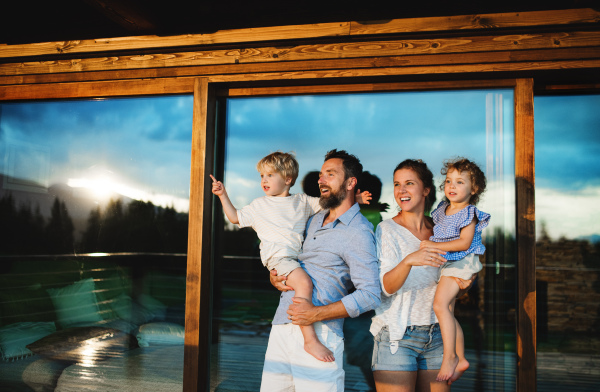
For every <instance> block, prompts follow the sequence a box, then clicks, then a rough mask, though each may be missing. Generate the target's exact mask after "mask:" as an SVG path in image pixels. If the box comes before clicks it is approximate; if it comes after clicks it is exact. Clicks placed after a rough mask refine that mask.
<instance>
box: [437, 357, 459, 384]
mask: <svg viewBox="0 0 600 392" xmlns="http://www.w3.org/2000/svg"><path fill="white" fill-rule="evenodd" d="M457 365H458V357H456V356H455V357H454V358H450V359H444V360H442V367H441V368H440V371H439V373H438V375H437V377H436V378H435V379H436V380H437V381H446V380H449V379H450V377H452V375H453V374H454V369H456V366H457Z"/></svg>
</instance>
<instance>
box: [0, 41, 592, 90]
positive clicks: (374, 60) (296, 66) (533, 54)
mask: <svg viewBox="0 0 600 392" xmlns="http://www.w3.org/2000/svg"><path fill="white" fill-rule="evenodd" d="M581 59H600V50H598V48H597V47H584V48H565V49H559V50H557V49H534V50H520V51H496V52H487V53H464V54H461V55H459V56H457V55H455V54H438V55H415V56H386V57H368V58H349V59H325V60H305V61H295V62H283V63H282V62H279V63H276V62H274V63H247V64H224V65H204V66H203V65H200V66H187V67H163V68H147V69H139V70H107V71H88V72H70V73H48V74H44V73H42V74H32V75H14V76H0V85H18V84H37V83H68V82H92V81H109V80H127V79H140V78H146V79H151V78H174V77H188V76H211V75H233V74H243V73H249V74H254V73H269V72H276V71H281V70H286V71H300V70H302V71H307V72H312V71H323V70H333V69H338V70H340V69H361V68H389V67H416V66H434V65H459V64H489V63H508V62H514V63H518V62H533V61H537V62H549V61H561V60H562V61H566V60H581Z"/></svg>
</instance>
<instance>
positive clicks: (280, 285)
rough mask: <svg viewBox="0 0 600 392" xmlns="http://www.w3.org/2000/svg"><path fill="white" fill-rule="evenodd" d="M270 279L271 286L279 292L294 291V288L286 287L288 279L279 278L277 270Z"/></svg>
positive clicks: (273, 271)
mask: <svg viewBox="0 0 600 392" xmlns="http://www.w3.org/2000/svg"><path fill="white" fill-rule="evenodd" d="M269 279H270V280H271V284H272V285H273V287H275V288H276V289H277V290H279V291H284V292H285V291H290V290H294V289H293V288H292V287H290V286H288V285H286V283H287V278H286V277H285V276H277V270H271V272H270V275H269Z"/></svg>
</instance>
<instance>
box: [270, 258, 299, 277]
mask: <svg viewBox="0 0 600 392" xmlns="http://www.w3.org/2000/svg"><path fill="white" fill-rule="evenodd" d="M266 267H267V268H268V269H269V271H271V270H277V276H288V275H289V274H290V272H292V271H293V270H295V269H296V268H301V267H300V263H299V262H298V260H296V259H292V258H291V257H277V258H272V259H270V260H269V261H267V263H266Z"/></svg>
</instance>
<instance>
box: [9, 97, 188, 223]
mask: <svg viewBox="0 0 600 392" xmlns="http://www.w3.org/2000/svg"><path fill="white" fill-rule="evenodd" d="M191 135H192V96H169V97H152V98H131V99H106V100H103V99H100V100H78V101H53V102H33V103H15V104H2V105H0V151H2V154H3V159H2V161H0V165H1V166H0V167H2V173H3V174H8V175H12V176H18V177H24V176H28V177H30V178H32V179H35V180H36V181H38V182H41V183H42V184H43V185H45V186H52V185H55V184H70V185H71V186H73V187H78V188H81V187H87V188H91V189H92V190H93V191H94V192H95V193H96V196H98V197H99V198H102V197H104V196H107V192H106V190H107V189H112V190H113V191H115V192H118V193H121V194H125V196H128V197H131V198H134V199H140V200H144V201H153V202H154V203H155V204H157V205H162V206H165V207H167V206H173V207H175V208H176V209H177V210H178V211H180V212H187V211H188V209H189V202H188V200H189V179H190V163H191Z"/></svg>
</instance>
